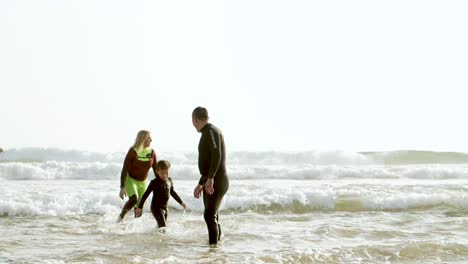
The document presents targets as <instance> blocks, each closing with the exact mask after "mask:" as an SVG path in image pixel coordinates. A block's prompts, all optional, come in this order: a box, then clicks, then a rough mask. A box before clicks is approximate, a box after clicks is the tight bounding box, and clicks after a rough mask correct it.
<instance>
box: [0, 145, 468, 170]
mask: <svg viewBox="0 0 468 264" xmlns="http://www.w3.org/2000/svg"><path fill="white" fill-rule="evenodd" d="M156 152H157V154H158V157H159V158H162V159H167V160H170V161H172V162H174V163H178V164H196V163H197V154H196V152H195V151H193V152H159V151H158V150H156ZM125 154H126V150H123V151H122V152H112V153H100V152H89V151H82V150H73V149H72V150H69V149H58V148H21V149H7V150H4V151H3V152H0V162H3V163H5V162H23V163H30V162H45V161H69V162H103V163H121V162H122V161H123V159H124V157H125ZM227 160H228V163H229V164H236V165H279V166H286V165H300V164H305V165H307V164H309V165H410V164H468V154H467V153H459V152H434V151H416V150H400V151H385V152H349V151H339V150H337V151H303V152H275V151H270V152H248V151H243V152H228V153H227Z"/></svg>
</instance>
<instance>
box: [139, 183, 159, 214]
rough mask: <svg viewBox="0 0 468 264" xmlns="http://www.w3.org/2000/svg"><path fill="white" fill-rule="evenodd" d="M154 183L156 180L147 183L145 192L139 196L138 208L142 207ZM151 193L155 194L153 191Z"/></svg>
mask: <svg viewBox="0 0 468 264" xmlns="http://www.w3.org/2000/svg"><path fill="white" fill-rule="evenodd" d="M155 184H156V182H155V181H154V180H152V181H151V182H150V184H149V185H148V188H146V191H145V193H144V194H143V196H142V197H141V200H140V204H139V205H138V208H140V209H143V205H145V201H146V199H147V198H148V196H149V194H150V193H151V192H152V191H153V189H154V187H155ZM153 195H155V194H154V193H153Z"/></svg>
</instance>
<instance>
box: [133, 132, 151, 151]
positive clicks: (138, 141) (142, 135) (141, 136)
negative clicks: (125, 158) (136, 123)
mask: <svg viewBox="0 0 468 264" xmlns="http://www.w3.org/2000/svg"><path fill="white" fill-rule="evenodd" d="M149 134H150V132H149V131H147V130H140V131H139V132H138V134H137V136H136V138H135V143H133V146H132V148H137V149H138V148H141V147H142V146H143V143H144V142H145V140H146V139H147V138H148V136H149Z"/></svg>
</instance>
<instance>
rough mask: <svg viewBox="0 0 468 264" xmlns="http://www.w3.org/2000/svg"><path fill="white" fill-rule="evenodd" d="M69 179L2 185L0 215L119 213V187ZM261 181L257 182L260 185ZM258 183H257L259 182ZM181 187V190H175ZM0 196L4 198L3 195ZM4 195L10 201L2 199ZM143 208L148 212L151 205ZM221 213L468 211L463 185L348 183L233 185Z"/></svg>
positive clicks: (192, 202) (189, 200) (185, 196)
mask: <svg viewBox="0 0 468 264" xmlns="http://www.w3.org/2000/svg"><path fill="white" fill-rule="evenodd" d="M75 184H76V183H67V184H65V185H57V186H43V187H41V188H36V190H35V191H32V192H22V190H17V189H12V188H11V187H10V188H5V189H4V190H3V194H2V196H0V216H4V217H12V216H62V215H83V214H113V215H116V214H118V213H119V212H120V209H121V208H122V205H123V203H124V201H122V200H120V199H119V197H118V196H117V193H118V192H117V190H118V188H116V189H115V190H109V188H108V187H107V189H105V188H102V187H99V186H96V187H95V188H94V190H93V189H92V188H90V187H86V186H79V188H77V186H76V187H75ZM259 184H260V183H259ZM257 185H258V184H257ZM179 187H180V188H179ZM179 187H178V188H177V191H178V193H179V196H180V197H181V198H182V200H183V201H184V202H185V203H186V204H187V206H188V208H190V210H192V211H196V212H199V213H202V212H203V205H202V202H201V201H200V200H196V199H193V197H192V193H191V188H190V189H189V188H187V186H185V187H181V186H179ZM67 190H68V191H67ZM1 197H4V198H1ZM6 198H8V199H6ZM150 201H151V198H149V199H148V202H147V204H146V206H145V210H146V211H148V210H149V205H148V204H149V203H150ZM169 207H171V208H172V209H171V210H181V208H180V206H179V205H177V204H176V202H175V201H174V200H173V199H170V200H169ZM222 210H224V211H225V213H227V214H229V212H233V213H239V212H240V213H243V212H244V213H245V212H247V213H248V212H250V213H259V214H283V213H288V214H290V213H293V214H304V213H313V212H323V211H325V212H327V211H328V212H356V211H417V210H444V211H446V212H449V213H448V215H460V214H463V215H466V214H468V196H467V195H466V191H465V190H462V189H451V188H447V189H440V188H439V189H433V188H432V187H427V188H425V189H418V188H406V189H405V188H393V189H392V190H387V187H386V186H380V187H378V188H363V187H353V188H351V187H346V188H332V187H328V188H324V187H319V188H316V189H313V190H311V189H309V188H303V189H297V188H289V187H288V188H282V187H278V186H276V187H275V186H270V187H263V188H260V186H255V187H254V188H251V189H250V190H249V189H247V188H235V189H233V190H230V191H229V192H228V194H227V195H226V196H225V199H224V200H223V204H222Z"/></svg>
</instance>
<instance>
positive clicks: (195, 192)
mask: <svg viewBox="0 0 468 264" xmlns="http://www.w3.org/2000/svg"><path fill="white" fill-rule="evenodd" d="M202 191H203V186H202V185H200V184H198V185H197V187H195V190H193V197H195V198H197V199H198V198H200V195H201V193H202Z"/></svg>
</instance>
